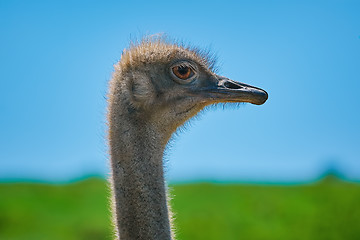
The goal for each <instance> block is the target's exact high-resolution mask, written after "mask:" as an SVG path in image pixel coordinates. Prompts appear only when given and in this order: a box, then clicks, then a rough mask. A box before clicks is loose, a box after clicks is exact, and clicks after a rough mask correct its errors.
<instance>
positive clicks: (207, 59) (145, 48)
mask: <svg viewBox="0 0 360 240" xmlns="http://www.w3.org/2000/svg"><path fill="white" fill-rule="evenodd" d="M179 50H182V51H185V52H188V53H189V54H190V55H193V56H192V57H193V58H194V57H195V58H196V60H197V62H200V63H202V64H203V65H205V66H206V67H207V68H208V69H210V70H211V71H212V72H217V71H218V66H217V64H216V63H217V57H216V54H214V53H213V51H211V50H210V48H209V47H208V48H204V49H202V48H199V47H196V46H193V45H191V44H189V43H185V42H184V41H181V40H175V39H173V38H170V37H168V36H167V35H166V34H163V33H158V34H153V35H146V36H143V37H141V38H140V39H139V38H135V39H131V41H130V44H129V47H128V48H126V49H124V50H123V52H122V56H121V60H120V62H119V63H120V65H121V66H122V67H125V66H126V65H128V64H131V63H132V64H134V63H135V61H136V60H137V61H139V62H143V61H147V60H151V59H152V56H153V55H154V54H156V53H159V54H162V53H165V54H164V57H166V56H167V55H166V53H169V52H171V51H179ZM140 56H141V59H139V58H140Z"/></svg>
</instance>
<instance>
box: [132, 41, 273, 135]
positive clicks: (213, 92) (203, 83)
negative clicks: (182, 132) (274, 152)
mask: <svg viewBox="0 0 360 240" xmlns="http://www.w3.org/2000/svg"><path fill="white" fill-rule="evenodd" d="M140 47H141V45H140ZM153 48H154V49H150V50H152V51H150V53H147V52H145V53H143V55H140V54H139V53H137V54H133V56H132V61H136V62H137V64H136V65H135V66H131V67H130V69H131V71H128V73H129V75H128V77H130V78H131V79H132V82H131V84H130V85H129V87H128V88H129V90H130V92H131V93H132V96H133V100H134V106H137V110H138V111H139V112H142V113H145V114H146V115H147V116H152V118H153V119H154V120H155V121H156V122H158V123H160V125H164V126H168V127H169V124H170V125H172V127H175V128H176V127H178V126H179V125H181V124H183V123H184V122H185V121H186V120H188V119H189V118H191V117H192V116H194V115H195V114H196V113H197V112H199V111H200V110H201V109H202V108H204V107H205V106H207V105H210V104H214V103H224V102H249V103H252V104H256V105H261V104H263V103H265V101H266V100H267V98H268V95H267V93H266V91H264V90H262V89H260V88H257V87H253V86H250V85H247V84H244V83H240V82H236V81H233V80H230V79H228V78H226V77H222V76H219V75H217V74H215V73H214V72H213V71H211V68H210V67H209V64H207V61H206V59H204V58H203V57H201V56H200V55H199V54H197V53H196V52H194V51H191V50H188V49H184V48H180V47H176V46H175V47H174V46H173V45H170V46H169V45H166V44H163V45H161V46H160V47H159V46H155V47H153ZM148 51H149V50H148ZM130 73H131V74H130Z"/></svg>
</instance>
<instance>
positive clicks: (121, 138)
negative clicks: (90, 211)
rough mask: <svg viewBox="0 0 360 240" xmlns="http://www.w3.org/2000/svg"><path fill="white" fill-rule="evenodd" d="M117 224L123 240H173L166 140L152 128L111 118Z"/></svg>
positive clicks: (123, 119)
mask: <svg viewBox="0 0 360 240" xmlns="http://www.w3.org/2000/svg"><path fill="white" fill-rule="evenodd" d="M109 120H110V129H109V130H110V133H109V138H110V139H109V140H110V155H111V165H112V184H113V186H112V187H113V193H114V196H115V201H114V204H115V206H114V207H115V214H116V215H115V224H116V228H117V231H118V233H119V235H120V239H121V240H130V239H131V240H132V239H147V240H153V239H154V240H155V239H162V240H169V239H171V231H170V222H169V217H168V207H167V195H166V187H165V182H164V173H163V159H162V158H163V152H164V148H165V145H166V142H164V139H167V138H166V136H162V135H161V134H159V132H158V131H156V129H154V127H153V126H151V124H148V123H146V122H139V121H132V120H131V119H127V118H125V117H121V116H116V117H114V116H113V117H112V116H111V114H110V119H109Z"/></svg>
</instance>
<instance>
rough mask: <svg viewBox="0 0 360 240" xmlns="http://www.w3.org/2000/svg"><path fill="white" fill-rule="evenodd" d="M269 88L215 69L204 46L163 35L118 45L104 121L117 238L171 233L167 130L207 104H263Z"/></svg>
mask: <svg viewBox="0 0 360 240" xmlns="http://www.w3.org/2000/svg"><path fill="white" fill-rule="evenodd" d="M267 98H268V95H267V93H266V92H265V91H264V90H262V89H260V88H256V87H252V86H250V85H247V84H243V83H239V82H235V81H233V80H230V79H228V78H226V77H222V76H219V75H217V74H215V73H214V71H213V62H212V60H211V58H209V57H207V54H204V53H203V52H201V51H199V50H195V49H193V48H191V47H186V46H183V45H178V44H176V43H173V42H170V41H168V40H164V39H163V38H156V39H154V38H145V39H143V40H142V41H140V42H139V43H135V44H132V45H131V46H130V47H129V48H128V49H125V50H124V52H123V53H122V56H121V60H120V61H119V63H118V64H117V65H115V72H114V74H113V77H112V79H111V81H110V84H109V94H108V124H109V133H108V138H109V151H110V159H111V169H112V176H111V178H110V183H111V188H112V195H113V199H112V201H113V203H112V204H113V215H114V225H115V226H114V227H115V232H116V235H117V236H116V238H117V239H121V240H132V239H142V240H155V239H157V240H169V239H174V234H173V231H172V224H171V222H172V218H171V210H170V207H169V205H168V201H167V199H168V196H167V191H166V184H165V182H164V171H163V152H164V149H165V147H166V145H167V142H168V141H169V139H170V138H171V135H172V133H174V132H175V131H176V129H177V128H178V127H179V126H181V125H183V124H184V123H185V122H186V121H187V120H189V119H190V118H191V117H193V116H194V115H196V114H197V113H198V112H199V111H201V110H202V109H203V108H204V107H205V106H207V105H211V104H216V103H225V102H249V103H253V104H256V105H261V104H263V103H264V102H265V101H266V100H267Z"/></svg>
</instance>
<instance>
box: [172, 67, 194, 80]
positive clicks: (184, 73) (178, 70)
mask: <svg viewBox="0 0 360 240" xmlns="http://www.w3.org/2000/svg"><path fill="white" fill-rule="evenodd" d="M172 71H173V73H174V74H175V76H177V77H178V78H180V79H182V80H186V79H188V78H191V77H192V76H194V71H193V70H192V69H191V68H190V67H187V66H176V67H173V68H172Z"/></svg>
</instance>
